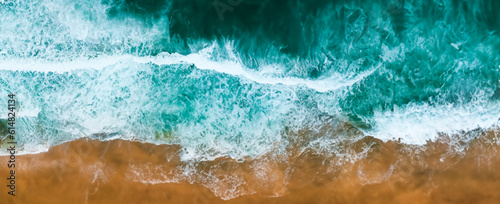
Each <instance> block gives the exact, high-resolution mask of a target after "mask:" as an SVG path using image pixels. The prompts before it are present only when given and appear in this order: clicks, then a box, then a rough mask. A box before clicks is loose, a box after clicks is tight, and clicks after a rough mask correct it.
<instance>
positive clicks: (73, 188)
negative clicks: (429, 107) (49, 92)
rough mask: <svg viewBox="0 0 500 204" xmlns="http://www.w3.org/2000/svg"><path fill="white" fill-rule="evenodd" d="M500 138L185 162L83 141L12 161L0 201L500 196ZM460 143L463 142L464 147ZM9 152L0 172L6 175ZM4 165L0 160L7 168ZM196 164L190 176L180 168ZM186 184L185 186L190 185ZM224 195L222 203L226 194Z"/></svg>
mask: <svg viewBox="0 0 500 204" xmlns="http://www.w3.org/2000/svg"><path fill="white" fill-rule="evenodd" d="M498 136H500V135H499V134H498V133H497V132H495V131H488V132H483V133H481V135H480V137H478V138H479V139H478V138H476V139H473V141H471V142H470V143H468V144H465V143H459V142H458V143H456V142H452V141H454V140H453V139H452V138H451V137H449V136H442V137H441V138H440V139H439V140H437V141H435V142H429V143H428V144H426V145H424V146H410V145H405V144H401V143H399V142H397V141H388V142H382V141H380V140H377V139H374V138H372V137H365V138H364V139H362V140H360V141H357V142H354V143H352V144H347V145H346V146H345V148H346V149H348V150H350V151H351V152H352V153H353V155H363V157H360V158H354V159H353V160H350V161H346V160H345V157H340V156H338V155H329V154H325V153H322V152H315V151H313V150H311V149H300V151H299V150H298V149H295V150H293V149H290V150H288V151H287V152H286V154H280V153H279V152H270V153H269V154H267V155H262V156H261V157H258V158H253V159H252V158H247V159H246V160H245V161H243V162H237V161H234V160H232V159H228V158H219V159H216V160H215V161H205V162H196V163H189V162H183V161H181V159H180V157H179V155H180V154H179V151H180V149H181V148H180V147H179V146H175V145H154V144H147V143H140V142H134V141H124V140H113V141H98V140H91V139H80V140H77V141H72V142H68V143H64V144H61V145H58V146H55V147H53V148H51V149H50V150H49V151H48V152H44V153H39V154H34V155H20V156H17V158H16V167H17V168H16V196H15V197H13V196H10V195H8V194H7V192H8V188H7V187H6V185H7V182H8V181H7V180H6V179H2V180H3V182H2V183H4V184H2V186H3V187H2V188H1V189H2V190H1V191H0V200H1V201H2V202H1V203H23V204H24V203H29V204H35V203H50V204H58V203H64V204H66V203H121V204H124V203H500V154H499V150H500V141H498ZM461 148H462V149H461ZM7 161H8V157H7V156H2V157H0V164H2V165H1V167H0V176H1V178H7V177H8V176H9V169H8V168H7V165H6V164H7ZM4 164H5V165H4ZM186 168H191V169H195V171H194V173H191V174H190V173H186V172H183V170H182V169H186ZM190 182H192V183H190ZM221 198H224V199H228V200H223V199H221Z"/></svg>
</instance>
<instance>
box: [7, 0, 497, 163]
mask: <svg viewBox="0 0 500 204" xmlns="http://www.w3.org/2000/svg"><path fill="white" fill-rule="evenodd" d="M499 9H500V3H499V1H493V0H491V1H481V0H478V1H451V0H414V1H412V0H400V1H391V0H375V1H340V0H338V1H337V0H330V1H328V0H318V1H306V0H297V1H285V0H275V1H271V0H261V1H258V0H228V1H225V0H215V1H207V0H193V1H183V0H169V1H167V0H146V1H140V0H102V1H90V0H75V1H73V0H71V1H70V0H17V1H16V0H7V1H5V0H4V1H2V3H1V4H0V69H1V70H0V86H1V89H0V96H2V97H3V98H4V99H3V100H0V107H4V108H0V115H2V116H5V117H6V116H7V111H8V110H7V95H8V94H9V93H15V94H16V100H17V101H18V103H19V106H18V107H17V108H18V109H17V111H18V114H17V123H16V129H17V132H18V134H17V141H18V143H19V144H20V145H22V152H25V153H29V152H38V151H44V150H46V149H47V148H48V147H50V146H53V145H56V144H60V143H62V142H65V141H70V140H75V139H78V138H81V137H92V138H97V139H101V140H107V139H113V138H122V139H132V140H139V141H144V142H151V143H156V144H160V143H162V144H178V145H180V146H181V147H182V159H183V160H213V159H214V158H217V157H222V156H225V157H232V158H235V159H243V158H245V157H255V156H258V155H262V154H264V153H266V152H268V151H270V150H271V149H276V148H278V149H282V150H283V149H285V148H287V147H288V146H290V145H291V144H292V143H294V142H295V139H293V137H292V136H291V135H295V134H296V133H299V134H300V132H301V131H302V130H308V131H306V132H307V133H306V134H305V135H303V137H304V138H306V139H305V141H304V142H301V143H300V145H301V146H302V147H310V148H317V149H321V148H323V149H326V150H328V151H333V152H334V151H337V150H334V146H335V144H338V143H342V142H343V141H346V140H356V139H359V138H361V137H363V136H366V135H370V136H374V137H376V138H379V139H383V140H389V139H400V140H401V141H402V142H405V143H409V144H424V143H425V142H426V141H428V140H433V139H435V138H437V137H438V135H439V134H443V133H444V134H457V135H459V137H460V138H461V140H464V141H466V140H468V139H470V137H474V136H470V135H469V134H461V133H463V132H464V131H469V130H473V129H477V128H481V129H488V128H492V127H496V125H497V124H498V119H499V117H500V103H499V99H500V84H499V83H500V81H499V80H500V67H499V65H500V58H499V56H500V24H499V23H498V22H500V12H499ZM345 123H347V124H350V125H352V126H354V127H355V128H356V129H358V130H359V131H354V132H353V131H350V130H349V128H344V129H341V127H344V126H343V124H345Z"/></svg>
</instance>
